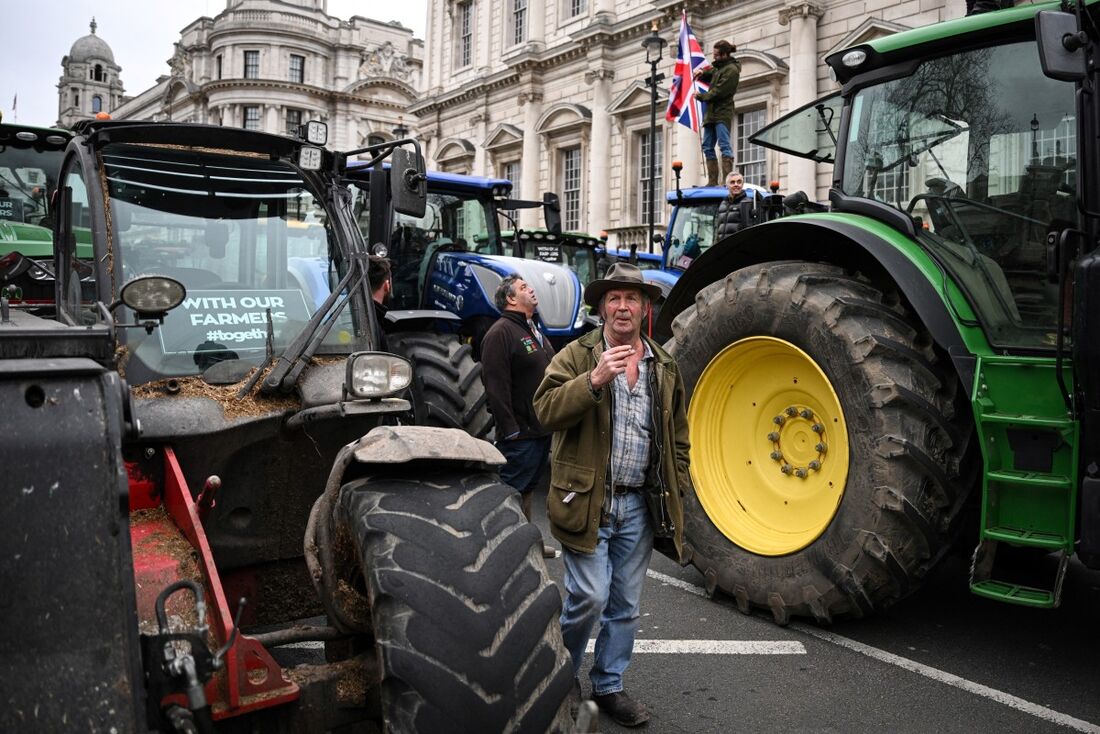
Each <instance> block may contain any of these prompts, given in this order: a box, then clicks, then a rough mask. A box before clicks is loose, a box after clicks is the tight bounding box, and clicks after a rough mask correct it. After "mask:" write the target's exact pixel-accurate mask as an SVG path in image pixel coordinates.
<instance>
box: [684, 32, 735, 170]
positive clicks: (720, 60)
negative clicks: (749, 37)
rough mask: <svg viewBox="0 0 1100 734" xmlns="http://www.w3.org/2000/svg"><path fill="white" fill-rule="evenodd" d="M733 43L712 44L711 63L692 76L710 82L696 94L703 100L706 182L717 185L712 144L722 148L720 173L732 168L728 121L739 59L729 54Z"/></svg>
mask: <svg viewBox="0 0 1100 734" xmlns="http://www.w3.org/2000/svg"><path fill="white" fill-rule="evenodd" d="M736 50H737V46H735V45H734V44H732V43H730V42H729V41H718V42H717V43H716V44H714V63H713V65H712V66H711V67H709V68H707V69H700V70H699V71H697V72H695V78H696V79H699V80H701V81H704V82H708V83H709V84H710V91H707V92H700V93H699V94H697V95H696V98H697V99H698V100H699V101H700V102H706V103H707V111H706V112H705V113H703V157H704V158H706V162H707V186H717V185H718V156H717V154H716V153H715V152H714V146H715V144H717V145H718V148H719V150H721V151H722V176H723V177H725V176H727V175H728V174H729V172H730V171H732V170H733V148H732V147H731V146H730V122H731V121H732V120H733V95H735V94H737V84H738V83H739V82H740V81H741V62H740V61H738V60H737V59H735V58H733V52H734V51H736Z"/></svg>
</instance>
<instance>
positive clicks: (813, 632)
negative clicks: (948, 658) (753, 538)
mask: <svg viewBox="0 0 1100 734" xmlns="http://www.w3.org/2000/svg"><path fill="white" fill-rule="evenodd" d="M646 575H647V576H649V577H650V578H651V579H654V580H656V581H660V582H661V583H663V584H668V585H669V586H675V587H677V588H679V589H683V590H684V591H686V592H688V593H690V594H695V595H697V596H703V597H705V596H707V592H706V590H705V589H703V588H702V587H700V586H696V585H695V584H691V583H688V582H687V581H684V580H683V579H678V578H675V577H674V576H668V575H666V574H663V573H660V572H658V571H653V570H649V571H646ZM789 627H790V629H792V630H795V631H796V632H801V633H802V634H805V635H809V636H810V637H816V638H817V639H819V640H824V641H825V642H830V643H832V644H834V645H839V646H840V647H843V648H846V649H848V650H852V651H853V652H858V653H859V654H860V655H866V656H867V657H869V658H874V659H875V660H879V661H881V662H884V663H887V664H889V665H896V666H897V667H899V668H902V669H904V670H908V671H909V672H911V673H916V674H917V675H923V676H924V677H926V678H930V679H932V680H934V681H937V682H939V683H943V684H945V685H949V686H953V687H955V688H959V689H961V690H963V691H966V692H967V693H973V694H974V695H976V696H981V697H983V698H988V699H989V700H991V701H995V702H997V703H1000V704H1003V705H1005V706H1008V707H1009V708H1014V709H1016V710H1017V711H1022V712H1024V713H1025V714H1031V715H1032V716H1035V717H1037V718H1039V719H1042V720H1043V721H1049V722H1051V723H1052V724H1058V725H1059V726H1064V727H1067V728H1070V729H1073V730H1075V731H1081V732H1090V734H1100V726H1097V725H1096V724H1092V723H1090V722H1088V721H1084V720H1082V719H1078V718H1075V717H1073V716H1070V715H1068V714H1063V713H1061V712H1058V711H1055V710H1054V709H1052V708H1048V707H1046V706H1040V705H1039V704H1037V703H1031V702H1030V701H1025V700H1024V699H1022V698H1019V697H1018V696H1013V695H1012V694H1010V693H1005V692H1004V691H998V690H997V689H995V688H990V687H989V686H983V685H982V684H980V683H975V682H973V681H970V680H967V679H965V678H960V677H959V676H957V675H954V674H953V673H948V672H946V671H943V670H939V669H938V668H933V667H931V666H929V665H924V664H922V663H918V662H916V661H915V660H910V659H908V658H903V657H901V656H900V655H894V654H893V653H890V652H886V651H885V650H879V649H878V648H877V647H871V646H870V645H865V644H863V643H862V642H856V641H855V640H850V639H848V638H847V637H841V636H840V635H836V634H833V633H832V632H826V631H825V630H822V629H818V628H817V627H811V626H810V625H805V624H799V623H797V622H794V623H791V624H790V625H789Z"/></svg>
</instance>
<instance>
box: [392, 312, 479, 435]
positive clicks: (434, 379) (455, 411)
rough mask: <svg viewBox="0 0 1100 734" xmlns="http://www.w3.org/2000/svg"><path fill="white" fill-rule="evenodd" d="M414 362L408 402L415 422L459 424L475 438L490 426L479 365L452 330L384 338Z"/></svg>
mask: <svg viewBox="0 0 1100 734" xmlns="http://www.w3.org/2000/svg"><path fill="white" fill-rule="evenodd" d="M386 341H387V344H388V345H389V348H390V350H391V351H393V352H394V353H395V354H400V355H401V356H403V357H405V358H407V359H409V360H410V361H411V362H412V364H413V384H412V387H411V390H410V402H411V403H412V406H413V419H414V422H415V423H416V424H417V425H421V426H435V427H441V428H460V429H462V430H464V431H466V432H467V433H469V434H470V435H472V436H475V437H477V438H486V437H488V436H489V435H490V432H491V431H492V429H493V418H492V415H491V414H490V413H489V402H488V396H487V395H486V393H485V385H484V384H483V382H482V379H481V372H482V369H481V364H480V363H479V362H475V361H474V358H473V349H472V348H471V347H470V345H469V344H464V343H463V342H462V341H460V339H459V337H458V335H457V334H435V333H425V332H399V333H396V334H389V335H388V336H387V337H386Z"/></svg>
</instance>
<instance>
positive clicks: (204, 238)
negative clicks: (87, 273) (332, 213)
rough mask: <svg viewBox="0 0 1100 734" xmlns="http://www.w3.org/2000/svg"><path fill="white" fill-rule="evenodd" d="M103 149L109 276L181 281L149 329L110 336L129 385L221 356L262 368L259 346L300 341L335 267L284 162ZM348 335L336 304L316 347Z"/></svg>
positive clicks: (348, 312)
mask: <svg viewBox="0 0 1100 734" xmlns="http://www.w3.org/2000/svg"><path fill="white" fill-rule="evenodd" d="M102 155H103V166H104V171H105V175H106V177H107V182H108V188H109V193H110V202H111V216H112V220H113V222H114V260H115V263H114V265H115V271H116V277H119V276H120V277H121V280H122V282H125V281H128V280H130V279H132V278H134V277H136V276H138V275H143V274H154V273H155V274H159V275H168V276H171V277H173V278H176V279H178V280H179V281H181V282H182V283H183V284H184V286H185V287H186V288H187V298H186V299H185V301H184V303H183V304H182V305H181V306H180V307H179V308H177V309H176V310H174V311H172V312H171V313H170V314H168V316H167V318H166V319H165V323H164V325H163V326H161V327H160V328H158V329H157V330H155V331H154V332H153V333H152V334H149V335H147V334H145V332H144V331H141V330H137V329H130V330H126V331H125V332H124V333H123V335H122V336H120V338H124V339H126V340H128V342H129V343H128V348H129V351H130V362H129V364H128V367H127V376H128V377H129V378H130V380H131V382H134V383H141V382H147V381H149V380H154V379H159V378H161V377H167V376H181V375H189V374H198V373H200V372H202V371H204V370H205V369H207V368H209V367H210V366H211V365H213V364H214V363H216V362H219V361H223V360H230V359H239V360H244V361H246V362H252V363H254V364H257V365H259V364H261V363H262V362H263V361H264V360H265V359H266V356H267V350H268V348H269V342H270V346H271V348H273V349H275V350H276V351H278V350H280V349H282V348H284V347H285V346H286V345H287V344H289V342H290V341H291V340H293V339H294V338H295V337H296V336H298V334H299V333H300V332H301V331H302V330H303V329H304V328H305V326H306V323H307V322H308V321H309V318H310V316H311V315H312V314H313V313H314V311H315V310H316V309H317V308H319V307H320V306H321V304H322V303H323V302H324V300H325V298H326V297H327V296H328V295H329V293H331V290H332V288H333V287H334V286H335V285H336V283H337V282H339V280H340V278H341V277H342V276H343V275H344V273H345V271H344V268H343V263H344V258H343V256H342V251H341V250H340V248H339V246H338V244H337V239H336V237H335V235H334V233H333V231H332V229H331V227H330V226H329V219H328V215H327V212H326V210H325V208H324V206H323V205H322V203H321V202H320V200H319V199H317V198H315V197H314V194H313V192H312V191H311V190H310V188H309V187H308V185H307V184H306V183H305V182H304V181H303V180H302V177H301V175H300V174H299V173H298V172H297V171H296V170H295V169H293V168H292V167H291V166H289V165H287V164H285V163H281V162H278V161H271V160H268V159H266V158H253V157H245V156H233V155H222V154H216V153H207V152H202V153H200V152H197V151H184V150H179V151H177V150H172V149H164V148H159V147H158V148H153V147H144V146H136V145H129V146H127V145H109V146H107V148H105V149H104V151H103V154H102ZM357 295H358V292H357V293H356V296H357ZM355 334H356V328H355V325H354V323H353V310H352V309H351V308H344V309H343V310H342V311H341V312H340V315H339V316H338V317H337V320H336V323H335V324H334V325H333V326H332V328H331V329H330V330H329V332H328V334H327V335H326V337H325V339H324V342H323V345H322V347H321V350H320V351H321V352H329V353H343V352H348V351H353V350H354V346H355V342H356V340H357V337H356V336H355Z"/></svg>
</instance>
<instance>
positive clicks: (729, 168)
mask: <svg viewBox="0 0 1100 734" xmlns="http://www.w3.org/2000/svg"><path fill="white" fill-rule="evenodd" d="M731 173H733V159H732V158H726V157H725V156H722V183H721V185H722V186H725V185H726V177H727V176H729V175H730V174H731Z"/></svg>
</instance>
